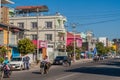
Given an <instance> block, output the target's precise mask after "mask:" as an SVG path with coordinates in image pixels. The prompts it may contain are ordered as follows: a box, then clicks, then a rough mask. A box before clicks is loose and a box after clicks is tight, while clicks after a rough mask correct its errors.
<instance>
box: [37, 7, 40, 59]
mask: <svg viewBox="0 0 120 80" xmlns="http://www.w3.org/2000/svg"><path fill="white" fill-rule="evenodd" d="M38 23H39V9H38V8H37V54H36V59H37V60H40V57H39V26H38V25H39V24H38Z"/></svg>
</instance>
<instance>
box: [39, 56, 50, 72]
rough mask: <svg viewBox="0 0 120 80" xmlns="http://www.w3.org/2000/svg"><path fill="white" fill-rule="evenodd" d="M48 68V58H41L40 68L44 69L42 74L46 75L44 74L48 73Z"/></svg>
mask: <svg viewBox="0 0 120 80" xmlns="http://www.w3.org/2000/svg"><path fill="white" fill-rule="evenodd" d="M50 66H51V64H50V61H49V59H48V56H45V57H44V58H43V60H42V61H41V64H40V68H44V73H45V74H46V73H48V70H49V68H50Z"/></svg>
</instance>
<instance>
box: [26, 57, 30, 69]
mask: <svg viewBox="0 0 120 80" xmlns="http://www.w3.org/2000/svg"><path fill="white" fill-rule="evenodd" d="M29 61H30V57H29V56H26V69H27V70H29V69H30V66H29V64H30V63H29Z"/></svg>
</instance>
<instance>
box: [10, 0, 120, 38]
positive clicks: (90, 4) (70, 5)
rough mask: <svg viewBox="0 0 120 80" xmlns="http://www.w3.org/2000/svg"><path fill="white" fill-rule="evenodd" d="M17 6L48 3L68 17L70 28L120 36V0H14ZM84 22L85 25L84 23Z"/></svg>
mask: <svg viewBox="0 0 120 80" xmlns="http://www.w3.org/2000/svg"><path fill="white" fill-rule="evenodd" d="M12 1H14V2H15V4H13V5H10V6H11V7H16V6H28V5H47V6H48V8H49V12H47V13H46V14H54V13H55V12H59V13H61V14H62V15H64V16H66V17H67V25H68V28H67V29H68V30H69V31H72V27H71V24H72V23H75V24H77V25H76V32H86V31H89V30H90V31H93V33H94V35H95V36H96V37H108V38H109V39H113V38H120V0H12ZM82 24H83V25H82Z"/></svg>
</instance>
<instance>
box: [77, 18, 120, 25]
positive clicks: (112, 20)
mask: <svg viewBox="0 0 120 80" xmlns="http://www.w3.org/2000/svg"><path fill="white" fill-rule="evenodd" d="M119 20H120V18H118V19H111V20H104V21H98V22H91V23H85V24H79V25H80V26H84V25H93V24H100V23H106V22H114V21H119Z"/></svg>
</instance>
